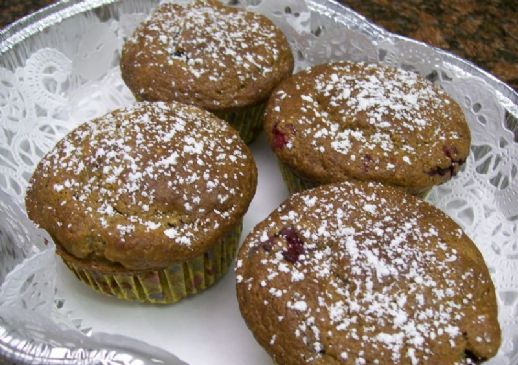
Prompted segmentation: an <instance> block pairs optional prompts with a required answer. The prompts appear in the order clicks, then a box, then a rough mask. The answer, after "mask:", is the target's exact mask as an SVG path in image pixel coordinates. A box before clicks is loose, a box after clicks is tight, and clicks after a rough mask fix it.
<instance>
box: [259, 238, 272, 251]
mask: <svg viewBox="0 0 518 365" xmlns="http://www.w3.org/2000/svg"><path fill="white" fill-rule="evenodd" d="M261 248H262V249H263V250H265V251H266V252H270V251H271V250H272V248H273V237H270V238H269V239H268V241H264V242H261Z"/></svg>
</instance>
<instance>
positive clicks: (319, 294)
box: [237, 183, 487, 364]
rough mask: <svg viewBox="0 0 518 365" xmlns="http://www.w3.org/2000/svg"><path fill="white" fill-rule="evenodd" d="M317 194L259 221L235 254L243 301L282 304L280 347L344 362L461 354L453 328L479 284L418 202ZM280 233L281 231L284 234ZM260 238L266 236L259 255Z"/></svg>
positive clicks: (373, 192) (374, 193) (358, 193)
mask: <svg viewBox="0 0 518 365" xmlns="http://www.w3.org/2000/svg"><path fill="white" fill-rule="evenodd" d="M317 190H319V195H318V201H317V202H313V200H314V199H315V195H314V194H313V193H312V192H311V191H310V192H306V193H300V194H295V195H294V196H292V198H291V199H290V200H289V201H288V202H287V203H286V204H285V205H283V206H281V207H280V208H279V209H278V210H277V211H275V212H274V213H273V214H272V215H271V216H270V217H269V218H268V219H267V220H266V221H264V222H263V223H262V224H260V226H259V227H258V228H257V229H256V230H255V231H253V232H252V233H251V235H250V236H249V237H248V238H247V240H246V242H245V245H244V247H245V248H244V249H243V250H244V251H243V252H242V254H241V255H240V257H241V258H243V257H246V255H249V259H248V260H250V261H253V262H254V264H253V266H254V270H253V274H252V273H251V272H250V271H247V267H251V266H250V265H252V264H249V265H247V264H246V262H242V263H241V265H240V268H238V270H237V272H238V274H239V275H240V277H242V283H243V282H246V283H247V284H246V285H247V287H246V288H244V287H243V288H240V285H242V284H238V291H241V292H243V295H244V296H247V295H248V294H247V293H248V292H250V293H252V294H250V295H252V296H259V297H264V298H267V301H268V302H269V304H268V306H269V308H279V307H280V306H282V304H280V303H279V302H278V301H281V300H282V301H284V302H286V303H287V304H286V310H287V311H288V313H291V314H288V316H290V318H292V320H293V321H295V323H297V325H296V327H295V328H293V329H294V331H293V333H292V334H291V336H292V338H289V336H290V333H289V332H288V333H286V330H285V328H284V326H285V325H284V324H279V327H278V328H279V329H280V328H283V334H284V335H288V339H287V341H295V343H297V341H300V342H301V344H303V345H306V346H307V347H306V348H307V349H308V351H307V352H304V353H301V354H300V356H301V357H300V362H301V363H304V362H307V363H312V362H313V361H317V360H318V361H323V359H325V356H331V357H332V358H334V359H342V360H348V361H350V363H351V364H376V363H379V362H380V361H382V359H384V360H383V361H385V362H386V359H387V358H390V363H393V364H414V363H416V364H417V363H420V362H419V359H423V358H426V359H429V360H430V359H434V358H439V357H437V356H441V355H440V354H438V353H436V352H434V351H435V350H434V349H436V348H437V346H438V345H443V346H444V348H445V349H446V350H444V351H451V352H452V353H453V354H455V353H459V352H462V350H461V348H462V346H463V344H464V337H463V334H462V331H463V330H462V329H461V326H462V325H461V323H462V321H463V319H464V316H465V315H466V313H469V312H470V311H475V310H476V309H475V304H474V301H473V298H474V295H473V294H470V293H474V292H476V290H477V289H476V288H477V286H478V285H484V284H487V281H486V279H485V278H484V276H483V275H481V274H480V272H478V271H477V270H474V269H468V270H465V271H464V270H459V269H458V267H459V266H461V265H462V264H461V263H460V261H459V260H462V258H461V257H460V256H459V253H458V251H457V250H456V249H455V248H453V247H452V246H451V244H450V243H447V241H446V238H445V237H447V236H448V235H449V234H450V232H445V231H444V230H443V228H441V227H443V226H442V223H437V224H438V225H437V226H436V223H434V221H432V220H430V219H429V218H428V216H426V214H424V213H423V211H422V210H421V209H422V208H421V207H420V206H421V205H422V204H425V203H423V202H418V201H416V200H413V198H411V197H409V198H408V199H410V200H409V201H407V200H406V198H404V197H403V198H402V195H396V196H394V195H387V196H384V195H382V194H380V192H381V190H382V188H381V186H380V185H376V184H373V183H370V184H364V185H363V187H361V186H357V185H355V184H349V183H343V184H341V185H337V186H327V187H326V188H325V189H317ZM310 201H311V202H312V204H308V202H310ZM295 206H296V207H299V208H300V209H298V210H297V211H296V213H297V214H290V212H291V211H292V210H295V209H294V208H293V207H295ZM400 206H404V207H405V209H404V211H402V210H401V209H400V208H399V207H400ZM280 222H282V223H280ZM279 224H282V226H279ZM282 227H291V228H289V236H287V235H286V234H285V235H284V236H283V234H282V232H283V231H286V228H282ZM279 229H280V230H281V231H280V232H281V233H280V234H279V233H278V232H277V230H279ZM285 236H286V237H287V238H286V239H283V237H285ZM294 236H297V237H299V238H298V239H299V240H301V241H303V255H300V256H299V258H298V259H297V260H296V261H295V262H291V261H290V260H287V259H286V257H285V256H284V255H283V252H285V251H286V247H289V246H290V245H292V242H293V241H294V240H295V239H294V238H290V237H294ZM261 237H263V238H262V239H261ZM264 237H272V238H271V239H270V240H269V241H268V243H269V246H268V249H265V248H264ZM262 242H263V243H262ZM448 242H451V241H448ZM261 247H263V248H261ZM246 252H248V253H247V254H246V255H245V253H246ZM250 255H251V256H250ZM255 265H259V268H257V267H256V266H255ZM258 279H260V280H261V283H262V285H258V283H257V282H256V280H258ZM286 283H288V285H286ZM270 288H285V289H286V290H284V291H282V292H281V291H279V290H278V289H275V290H274V291H272V290H270ZM466 298H468V299H466ZM274 328H275V327H273V328H271V327H270V329H269V330H273V331H275V330H274ZM324 331H325V336H326V341H325V342H323V341H322V332H324ZM432 344H433V346H432ZM448 349H451V350H448ZM319 359H320V360H319ZM348 363H349V362H348ZM431 363H433V361H432V362H431Z"/></svg>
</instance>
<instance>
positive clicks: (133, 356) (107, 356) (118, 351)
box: [0, 0, 518, 365]
mask: <svg viewBox="0 0 518 365" xmlns="http://www.w3.org/2000/svg"><path fill="white" fill-rule="evenodd" d="M117 2H119V0H86V1H81V0H61V1H59V2H57V3H56V4H53V5H51V6H48V7H46V8H44V9H42V10H40V11H38V12H36V13H33V14H31V15H29V16H27V17H25V18H22V19H20V20H18V21H17V22H15V23H13V24H11V25H10V26H8V27H6V28H4V29H3V30H0V57H2V55H3V54H5V53H6V52H8V51H9V50H11V49H12V48H13V47H15V46H16V45H17V44H20V43H22V42H23V41H24V40H26V39H28V38H30V37H31V36H33V35H35V34H38V33H40V32H42V31H43V30H44V29H46V28H48V27H50V26H52V25H55V24H58V23H60V22H61V21H63V20H65V19H67V18H70V17H72V16H74V15H77V14H81V13H84V12H87V11H90V10H92V9H95V8H98V7H101V6H104V5H109V4H114V3H117ZM306 2H307V4H308V7H309V9H310V10H312V11H315V12H317V13H321V14H323V15H325V16H327V17H330V18H331V19H333V20H335V21H336V22H337V23H340V24H344V25H346V26H347V27H349V28H352V29H355V30H357V31H359V32H362V33H364V34H367V35H368V36H369V38H370V39H372V40H373V41H375V42H382V41H383V42H391V43H398V42H400V43H407V44H412V45H414V46H417V47H422V48H423V49H428V50H430V49H431V50H433V51H434V53H435V54H436V55H437V56H439V57H440V59H441V61H442V62H444V63H445V64H447V65H448V66H449V67H450V68H452V69H454V70H455V71H458V72H459V73H464V74H466V75H469V76H474V77H478V78H480V79H482V80H484V81H485V82H486V83H487V84H488V86H489V87H491V88H492V91H493V92H494V94H495V95H496V97H497V99H498V101H499V102H500V103H501V105H502V106H503V107H504V108H506V109H507V111H508V112H510V113H511V114H514V115H515V116H517V117H518V94H517V93H516V92H515V91H514V90H513V89H512V88H511V87H509V86H508V85H506V84H505V83H503V82H502V81H500V80H499V79H497V78H496V77H495V76H493V75H491V74H489V73H488V72H486V71H484V70H482V69H480V68H479V67H477V66H476V65H474V64H473V63H471V62H468V61H465V60H463V59H461V58H459V57H457V56H454V55H452V54H450V53H448V52H445V51H443V50H440V49H437V48H434V47H430V46H428V45H426V44H424V43H422V42H418V41H415V40H411V39H409V38H406V37H403V36H398V35H395V34H392V33H389V32H387V31H385V30H384V29H382V28H380V27H378V26H376V25H374V24H372V23H370V22H369V21H368V20H367V19H366V18H364V17H363V16H361V15H359V14H357V13H356V12H354V11H352V10H350V9H348V8H346V7H344V6H342V5H341V4H339V3H337V2H335V1H326V0H307V1H306ZM91 339H92V340H93V341H94V342H95V343H99V344H104V345H105V346H103V347H99V348H95V349H93V348H65V347H57V346H56V347H50V346H48V345H46V344H42V343H38V342H37V341H36V340H34V339H25V338H18V337H17V335H16V331H15V330H14V329H11V328H9V327H8V326H7V324H6V322H5V320H4V319H3V318H2V316H1V315H0V360H2V358H3V359H5V360H6V361H7V363H8V364H9V363H16V364H78V363H81V364H85V365H86V364H98V363H103V364H137V363H145V359H147V358H150V357H153V358H155V359H158V358H160V359H161V360H162V361H165V362H162V363H167V364H170V365H175V364H185V363H183V362H181V361H180V360H179V359H177V358H176V357H174V356H173V355H171V354H170V353H168V352H166V351H165V350H162V349H159V348H155V347H153V346H150V345H146V344H144V343H142V342H140V341H138V340H134V339H131V338H127V337H124V336H118V335H108V334H103V333H95V334H93V335H92V336H91ZM108 344H109V345H108ZM136 348H138V349H139V351H137V350H135V349H136Z"/></svg>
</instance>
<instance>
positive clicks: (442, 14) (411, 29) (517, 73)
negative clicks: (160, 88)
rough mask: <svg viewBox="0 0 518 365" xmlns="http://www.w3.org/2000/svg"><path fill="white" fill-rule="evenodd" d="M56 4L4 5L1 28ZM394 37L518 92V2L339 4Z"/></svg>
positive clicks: (10, 0)
mask: <svg viewBox="0 0 518 365" xmlns="http://www.w3.org/2000/svg"><path fill="white" fill-rule="evenodd" d="M53 2H55V0H17V1H15V0H7V1H0V27H3V26H5V25H7V24H9V23H10V22H12V21H14V20H16V19H18V18H19V17H21V16H23V15H26V14H28V13H30V12H32V11H35V10H37V9H39V8H41V7H43V6H45V5H48V4H51V3H53ZM340 2H341V3H342V4H344V5H347V6H349V7H351V8H352V9H354V10H356V11H357V12H359V13H360V14H362V15H364V16H365V17H367V18H368V19H370V20H371V21H373V22H374V23H376V24H378V25H381V26H383V27H385V28H386V29H388V30H389V31H391V32H394V33H398V34H401V35H404V36H407V37H410V38H414V39H417V40H420V41H423V42H425V43H428V44H430V45H433V46H436V47H440V48H443V49H445V50H447V51H450V52H452V53H454V54H457V55H459V56H461V57H463V58H465V59H468V60H470V61H472V62H474V63H475V64H477V65H478V66H480V67H482V68H484V69H486V70H488V71H490V72H491V73H493V74H494V75H495V76H497V77H498V78H500V79H501V80H503V81H505V82H507V83H508V84H509V85H510V86H511V87H513V88H514V89H515V90H518V1H517V0H491V1H485V0H480V1H476V0H399V1H393V0H340Z"/></svg>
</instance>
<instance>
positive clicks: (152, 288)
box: [25, 102, 257, 303]
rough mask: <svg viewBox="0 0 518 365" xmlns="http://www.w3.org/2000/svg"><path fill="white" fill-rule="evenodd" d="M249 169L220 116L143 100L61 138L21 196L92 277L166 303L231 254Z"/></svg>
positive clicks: (73, 263)
mask: <svg viewBox="0 0 518 365" xmlns="http://www.w3.org/2000/svg"><path fill="white" fill-rule="evenodd" d="M256 180H257V174H256V167H255V163H254V160H253V157H252V155H251V153H250V151H249V149H248V147H247V146H246V145H245V144H244V143H243V142H242V140H241V139H240V138H239V136H238V135H237V133H236V131H235V130H234V129H233V128H231V127H230V126H228V124H227V123H225V122H224V121H222V120H220V119H218V118H216V117H215V116H214V115H212V114H210V113H208V112H206V111H204V110H201V109H199V108H197V107H194V106H187V105H183V104H180V103H176V102H171V103H168V104H165V103H148V102H143V103H138V104H136V105H134V106H132V107H128V108H125V109H119V110H116V111H113V112H111V113H109V114H107V115H105V116H103V117H100V118H98V119H95V120H93V121H91V122H88V123H84V124H82V125H80V126H79V127H78V128H76V129H75V130H73V131H72V132H70V133H69V134H68V135H67V136H66V137H65V138H63V139H62V140H61V141H59V142H58V143H57V145H56V146H55V147H54V149H53V150H52V151H51V152H49V153H48V154H47V155H46V156H44V158H43V159H42V160H41V161H40V163H39V164H38V166H37V168H36V170H35V172H34V174H33V176H32V178H31V180H30V185H29V188H28V191H27V194H26V200H25V203H26V208H27V213H28V216H29V218H30V219H32V220H33V221H34V222H35V223H37V224H38V225H40V226H41V227H42V228H44V229H46V230H47V231H48V232H49V233H50V235H51V236H52V238H53V239H54V241H55V243H56V246H57V252H58V253H59V255H61V257H62V258H63V260H64V262H65V264H66V265H67V266H68V267H69V268H70V269H71V270H72V271H73V272H74V273H75V274H76V275H77V276H78V278H79V279H80V280H81V281H83V282H84V283H86V284H87V285H88V286H90V287H92V288H94V289H95V290H97V291H100V292H102V293H105V294H109V295H113V296H116V297H118V298H121V299H127V300H137V301H141V302H151V303H172V302H176V301H178V300H180V299H182V298H183V297H185V296H187V295H190V294H194V293H196V292H199V291H201V290H202V289H205V288H206V287H208V286H210V285H212V284H213V283H214V282H215V281H216V280H217V279H218V278H220V277H221V276H222V275H223V274H224V273H225V271H226V270H227V269H228V267H229V266H230V265H231V263H232V261H233V259H234V256H235V252H236V249H237V244H238V241H239V235H240V231H241V222H242V217H243V215H244V213H245V212H246V210H247V209H248V205H249V203H250V201H251V199H252V197H253V195H254V193H255V188H256Z"/></svg>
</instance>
